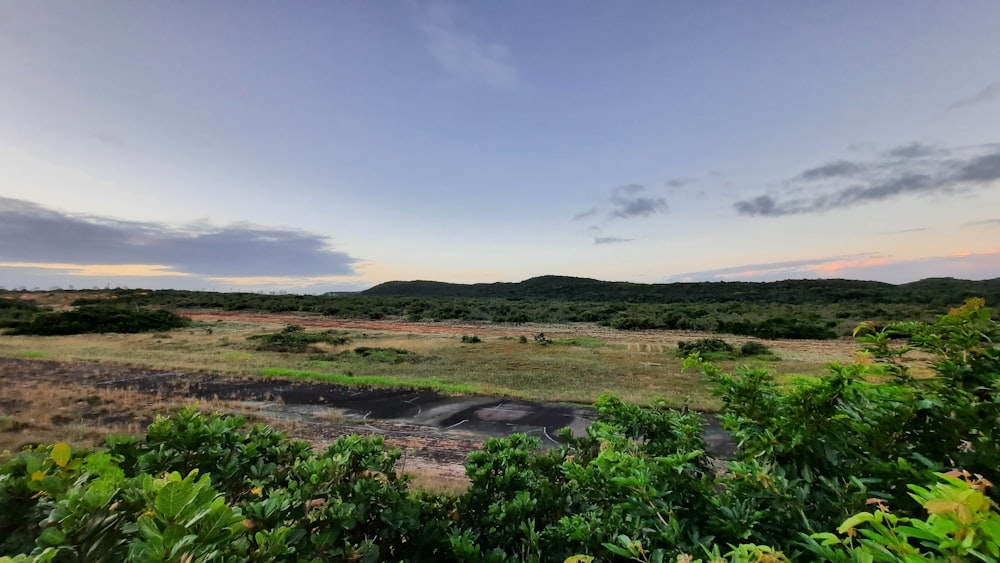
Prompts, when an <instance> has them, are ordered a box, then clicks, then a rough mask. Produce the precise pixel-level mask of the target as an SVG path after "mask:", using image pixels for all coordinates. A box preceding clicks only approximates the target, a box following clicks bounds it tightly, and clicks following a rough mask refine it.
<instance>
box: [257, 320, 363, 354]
mask: <svg viewBox="0 0 1000 563" xmlns="http://www.w3.org/2000/svg"><path fill="white" fill-rule="evenodd" d="M247 340H250V341H253V342H256V343H257V345H256V349H257V350H260V351H264V352H297V353H301V352H314V351H317V348H316V346H315V345H316V344H320V343H326V344H333V345H342V344H347V343H348V342H350V341H351V339H350V338H348V337H346V336H343V335H341V334H338V333H337V332H335V331H333V330H325V331H323V332H306V329H305V327H303V326H300V325H288V326H286V327H285V328H284V329H282V330H281V332H273V333H268V334H255V335H253V336H249V337H247Z"/></svg>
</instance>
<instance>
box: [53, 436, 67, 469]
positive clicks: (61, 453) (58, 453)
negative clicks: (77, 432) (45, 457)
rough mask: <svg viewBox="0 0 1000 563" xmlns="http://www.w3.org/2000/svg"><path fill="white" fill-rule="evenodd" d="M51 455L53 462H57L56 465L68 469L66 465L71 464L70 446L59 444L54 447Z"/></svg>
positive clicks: (64, 443)
mask: <svg viewBox="0 0 1000 563" xmlns="http://www.w3.org/2000/svg"><path fill="white" fill-rule="evenodd" d="M49 455H50V456H51V457H52V461H54V462H56V465H58V466H59V467H66V464H67V463H69V444H67V443H66V442H59V443H58V444H56V445H54V446H52V453H51V454H49Z"/></svg>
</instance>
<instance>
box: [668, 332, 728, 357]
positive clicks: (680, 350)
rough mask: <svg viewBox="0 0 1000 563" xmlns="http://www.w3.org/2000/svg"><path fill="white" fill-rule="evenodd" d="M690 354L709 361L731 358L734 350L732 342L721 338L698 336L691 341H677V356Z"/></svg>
mask: <svg viewBox="0 0 1000 563" xmlns="http://www.w3.org/2000/svg"><path fill="white" fill-rule="evenodd" d="M691 354H699V355H700V356H701V357H702V359H706V360H711V361H719V360H731V359H732V358H733V357H734V355H735V350H734V349H733V346H732V344H730V343H728V342H726V341H725V340H723V339H721V338H700V339H698V340H695V341H693V342H692V341H687V340H681V341H680V342H678V343H677V352H676V356H677V357H678V358H686V357H688V356H690V355H691Z"/></svg>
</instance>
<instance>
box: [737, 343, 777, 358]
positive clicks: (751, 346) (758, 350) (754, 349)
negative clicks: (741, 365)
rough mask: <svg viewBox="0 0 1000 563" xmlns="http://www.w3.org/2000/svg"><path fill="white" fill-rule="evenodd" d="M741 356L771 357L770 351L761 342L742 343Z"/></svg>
mask: <svg viewBox="0 0 1000 563" xmlns="http://www.w3.org/2000/svg"><path fill="white" fill-rule="evenodd" d="M740 355H741V356H769V355H772V352H771V349H770V348H769V347H768V346H767V345H766V344H763V343H761V342H754V341H753V340H751V341H749V342H744V343H743V346H740Z"/></svg>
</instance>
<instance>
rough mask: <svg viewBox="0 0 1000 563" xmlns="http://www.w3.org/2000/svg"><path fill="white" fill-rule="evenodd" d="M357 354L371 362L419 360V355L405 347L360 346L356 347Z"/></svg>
mask: <svg viewBox="0 0 1000 563" xmlns="http://www.w3.org/2000/svg"><path fill="white" fill-rule="evenodd" d="M354 354H355V355H356V356H361V357H362V358H364V359H365V360H367V361H369V362H375V363H384V364H401V363H404V362H410V363H415V362H417V361H419V356H417V355H416V354H414V353H412V352H410V351H409V350H404V349H403V348H378V347H368V346H359V347H357V348H355V349H354Z"/></svg>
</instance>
